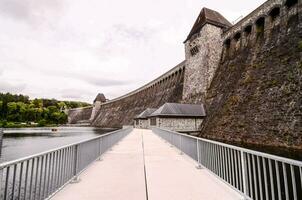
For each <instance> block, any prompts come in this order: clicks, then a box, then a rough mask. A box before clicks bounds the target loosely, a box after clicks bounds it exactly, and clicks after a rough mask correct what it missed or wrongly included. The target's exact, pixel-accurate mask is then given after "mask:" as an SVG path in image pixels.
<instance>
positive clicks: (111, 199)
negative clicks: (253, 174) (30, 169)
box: [53, 129, 242, 200]
mask: <svg viewBox="0 0 302 200" xmlns="http://www.w3.org/2000/svg"><path fill="white" fill-rule="evenodd" d="M144 163H145V165H144ZM195 165H196V163H194V161H192V160H191V159H190V158H189V157H187V156H186V155H180V154H179V151H178V150H177V149H175V148H171V147H170V145H168V144H167V143H165V142H164V141H163V140H161V139H160V138H159V137H158V136H156V135H155V134H153V133H152V131H150V130H142V129H134V130H133V131H132V132H131V133H130V134H129V135H128V136H127V137H126V138H124V139H123V140H122V141H121V142H120V143H119V145H117V146H114V148H113V150H112V151H109V152H108V153H106V154H105V155H104V157H103V161H101V162H95V163H94V164H93V165H92V166H91V167H89V168H88V169H87V170H86V171H85V172H84V173H83V174H82V175H81V176H80V178H81V181H80V182H79V183H76V184H69V185H67V186H66V187H65V188H64V189H63V190H62V191H60V192H59V193H58V194H57V195H55V196H54V197H53V199H55V200H86V199H87V200H96V199H100V200H101V199H104V200H146V199H147V198H146V190H147V194H148V200H203V199H204V200H216V199H217V200H218V199H219V200H221V199H223V200H229V199H230V200H237V199H242V197H241V196H240V195H239V194H238V193H237V192H235V191H234V190H233V189H231V188H230V187H228V186H227V185H226V184H224V183H223V182H221V181H220V180H219V179H217V178H216V177H215V176H213V175H212V174H210V173H209V172H208V171H207V170H205V169H202V170H198V169H196V168H195ZM144 168H145V172H146V180H147V181H145V173H144Z"/></svg>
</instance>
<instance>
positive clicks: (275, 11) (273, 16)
mask: <svg viewBox="0 0 302 200" xmlns="http://www.w3.org/2000/svg"><path fill="white" fill-rule="evenodd" d="M279 15H280V8H279V7H275V8H273V9H272V10H271V12H270V13H269V16H270V17H271V20H272V21H275V19H277V17H278V16H279Z"/></svg>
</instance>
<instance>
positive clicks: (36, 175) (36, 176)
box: [33, 156, 40, 199]
mask: <svg viewBox="0 0 302 200" xmlns="http://www.w3.org/2000/svg"><path fill="white" fill-rule="evenodd" d="M39 165H40V156H39V157H38V158H37V164H36V169H35V184H34V187H33V188H34V190H35V192H34V194H33V197H34V199H36V196H37V182H38V174H39Z"/></svg>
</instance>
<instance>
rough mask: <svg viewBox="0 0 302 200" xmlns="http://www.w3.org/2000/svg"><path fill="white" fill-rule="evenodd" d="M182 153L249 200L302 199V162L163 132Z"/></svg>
mask: <svg viewBox="0 0 302 200" xmlns="http://www.w3.org/2000/svg"><path fill="white" fill-rule="evenodd" d="M152 130H153V132H154V133H155V134H157V135H158V136H160V137H161V138H163V139H164V140H166V141H168V142H169V143H170V144H172V145H174V146H175V147H176V148H178V149H180V150H181V151H182V152H184V153H185V154H187V155H188V156H189V157H191V158H192V159H194V160H195V161H196V162H197V163H198V167H201V166H203V167H205V168H207V169H208V170H209V171H210V172H211V173H213V174H214V175H215V176H217V177H218V178H220V179H221V180H223V181H224V182H225V183H227V184H228V185H230V186H231V187H232V188H234V189H235V190H236V191H238V192H239V193H241V194H242V195H243V196H244V197H245V198H246V199H252V200H258V199H261V200H264V199H265V200H268V199H273V200H275V199H285V200H298V199H302V162H301V161H296V160H292V159H288V158H283V157H279V156H274V155H270V154H267V153H262V152H257V151H253V150H249V149H245V148H241V147H236V146H233V145H229V144H224V143H221V142H216V141H212V140H208V139H203V138H198V137H194V136H189V135H185V134H182V133H178V132H174V131H171V130H165V129H160V128H153V129H152Z"/></svg>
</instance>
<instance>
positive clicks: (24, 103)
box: [0, 93, 90, 127]
mask: <svg viewBox="0 0 302 200" xmlns="http://www.w3.org/2000/svg"><path fill="white" fill-rule="evenodd" d="M89 105H90V104H88V103H84V102H76V101H58V100H56V99H32V100H31V99H29V97H28V96H25V95H21V94H20V95H15V94H10V93H0V127H26V126H48V125H57V124H65V123H66V122H67V114H66V113H65V112H64V111H65V110H66V109H70V108H78V107H85V106H89Z"/></svg>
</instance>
